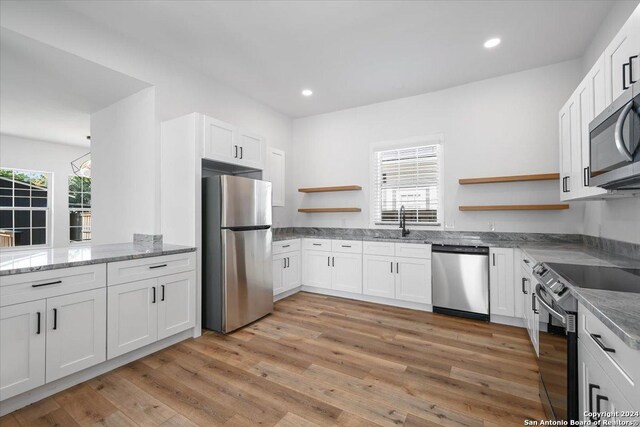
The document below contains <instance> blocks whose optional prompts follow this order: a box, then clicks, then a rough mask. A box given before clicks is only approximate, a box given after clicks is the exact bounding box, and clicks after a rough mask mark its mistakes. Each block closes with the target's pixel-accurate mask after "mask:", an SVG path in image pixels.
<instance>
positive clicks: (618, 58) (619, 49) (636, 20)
mask: <svg viewBox="0 0 640 427" xmlns="http://www.w3.org/2000/svg"><path fill="white" fill-rule="evenodd" d="M639 53H640V11H639V10H638V9H637V8H636V10H635V12H634V13H633V15H632V16H631V17H630V18H629V19H628V20H627V22H626V23H625V24H624V26H623V27H622V28H621V29H620V31H619V32H618V34H617V35H616V36H615V37H614V38H613V40H612V41H611V43H609V46H607V48H606V49H605V50H604V63H605V73H606V74H605V75H606V85H607V105H608V104H611V102H613V101H615V100H616V99H617V98H618V97H619V96H620V95H621V94H622V92H624V91H625V90H626V89H628V88H629V86H630V80H631V77H630V75H629V72H630V68H631V69H633V70H632V71H633V79H634V80H638V79H639V74H640V70H639V68H640V62H639V58H638V57H636V58H633V60H632V61H633V64H632V66H631V67H629V66H626V67H624V66H623V64H625V63H628V62H629V61H630V58H631V57H633V56H636V55H638V54H639Z"/></svg>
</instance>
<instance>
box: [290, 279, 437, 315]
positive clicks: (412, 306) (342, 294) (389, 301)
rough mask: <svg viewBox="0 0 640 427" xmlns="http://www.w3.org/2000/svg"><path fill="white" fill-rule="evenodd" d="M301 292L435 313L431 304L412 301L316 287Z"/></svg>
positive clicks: (309, 287) (304, 288) (303, 288)
mask: <svg viewBox="0 0 640 427" xmlns="http://www.w3.org/2000/svg"><path fill="white" fill-rule="evenodd" d="M300 290H301V291H304V292H311V293H314V294H320V295H329V296H333V297H340V298H347V299H353V300H356V301H365V302H372V303H376V304H384V305H390V306H392V307H400V308H410V309H412V310H420V311H433V307H432V306H431V304H421V303H416V302H410V301H398V300H394V299H390V298H382V297H374V296H371V295H363V294H353V293H351V292H344V291H335V290H333V289H324V288H316V287H314V286H306V285H302V286H301V289H300Z"/></svg>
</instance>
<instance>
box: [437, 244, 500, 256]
mask: <svg viewBox="0 0 640 427" xmlns="http://www.w3.org/2000/svg"><path fill="white" fill-rule="evenodd" d="M431 252H440V253H448V254H467V255H489V248H488V247H485V246H457V245H431Z"/></svg>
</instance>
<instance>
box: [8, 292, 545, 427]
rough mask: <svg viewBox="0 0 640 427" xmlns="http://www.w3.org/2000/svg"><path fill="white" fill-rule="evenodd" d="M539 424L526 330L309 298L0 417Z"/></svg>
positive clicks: (20, 421)
mask: <svg viewBox="0 0 640 427" xmlns="http://www.w3.org/2000/svg"><path fill="white" fill-rule="evenodd" d="M525 418H528V419H538V420H539V419H543V418H544V413H543V409H542V405H541V403H540V399H539V397H538V368H537V363H536V360H535V355H534V354H533V350H532V349H531V344H530V343H529V337H528V336H527V332H526V330H524V329H520V328H514V327H509V326H503V325H496V324H489V323H483V322H477V321H471V320H466V319H459V318H455V317H448V316H443V315H438V314H432V313H423V312H418V311H413V310H406V309H400V308H394V307H388V306H382V305H376V304H369V303H364V302H358V301H351V300H345V299H340V298H333V297H325V296H320V295H314V294H309V293H298V294H296V295H293V296H291V297H289V298H286V299H285V300H282V301H279V302H278V303H276V306H275V312H274V313H273V314H272V315H270V316H268V317H267V318H265V319H262V320H260V321H258V322H256V323H255V324H253V325H251V326H249V327H247V328H245V329H244V330H241V331H238V332H235V333H233V334H230V335H227V336H220V335H216V334H214V333H211V332H207V333H206V334H204V335H203V336H202V337H200V338H197V339H193V340H188V341H184V342H182V343H180V344H177V345H175V346H173V347H170V348H168V349H165V350H163V351H160V352H158V353H155V354H153V355H151V356H148V357H146V358H144V359H141V360H139V361H136V362H133V363H130V364H128V365H126V366H124V367H122V368H120V369H117V370H115V371H113V372H110V373H108V374H105V375H102V376H100V377H98V378H95V379H93V380H91V381H88V382H86V383H83V384H80V385H77V386H75V387H73V388H71V389H68V390H66V391H63V392H60V393H58V394H56V395H54V396H51V397H49V398H47V399H45V400H42V401H40V402H38V403H35V404H33V405H30V406H28V407H26V408H23V409H21V410H19V411H16V412H14V413H13V414H9V415H7V416H5V417H3V418H1V419H0V424H1V425H2V427H8V426H18V425H22V426H27V425H60V426H73V425H112V426H128V425H166V426H169V425H176V426H178V425H179V426H191V425H202V426H215V425H225V426H251V425H264V426H272V425H277V426H315V425H321V426H325V425H326V426H331V425H335V426H372V425H382V426H386V425H403V424H404V425H407V426H434V425H447V426H454V425H455V426H458V425H466V426H483V425H484V426H507V425H514V426H515V425H518V426H522V425H523V420H524V419H525Z"/></svg>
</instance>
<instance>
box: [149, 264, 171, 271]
mask: <svg viewBox="0 0 640 427" xmlns="http://www.w3.org/2000/svg"><path fill="white" fill-rule="evenodd" d="M166 266H167V264H160V265H152V266H150V267H149V269H150V270H153V269H154V268H162V267H166Z"/></svg>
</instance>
